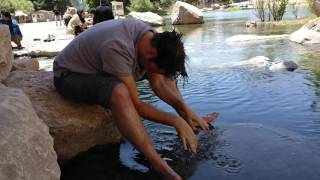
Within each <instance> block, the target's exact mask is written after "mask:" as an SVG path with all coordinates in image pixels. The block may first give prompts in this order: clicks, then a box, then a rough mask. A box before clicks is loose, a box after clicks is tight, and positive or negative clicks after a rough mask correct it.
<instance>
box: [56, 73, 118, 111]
mask: <svg viewBox="0 0 320 180" xmlns="http://www.w3.org/2000/svg"><path fill="white" fill-rule="evenodd" d="M119 83H120V81H119V80H117V79H116V78H115V77H112V76H105V75H91V74H80V73H70V72H68V73H65V74H64V75H62V76H61V77H59V78H57V77H54V85H55V87H56V89H57V91H58V92H59V93H60V94H61V95H62V96H64V97H67V98H70V99H72V100H74V101H77V102H83V103H87V104H98V105H101V106H103V107H105V108H110V107H111V102H110V101H111V95H112V91H113V88H114V87H115V86H116V85H117V84H119Z"/></svg>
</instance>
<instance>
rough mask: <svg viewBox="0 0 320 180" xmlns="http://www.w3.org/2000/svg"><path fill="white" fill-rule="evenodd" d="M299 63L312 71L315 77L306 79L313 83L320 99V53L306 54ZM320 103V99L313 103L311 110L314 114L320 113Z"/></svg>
mask: <svg viewBox="0 0 320 180" xmlns="http://www.w3.org/2000/svg"><path fill="white" fill-rule="evenodd" d="M299 63H300V64H301V65H303V66H305V67H307V69H309V70H310V71H312V73H313V75H312V76H310V75H308V76H306V79H307V80H309V81H310V82H312V83H313V86H314V87H315V95H316V96H317V97H318V98H320V52H319V53H315V52H312V53H308V54H305V55H304V56H303V57H302V59H301V60H300V62H299ZM319 101H320V99H318V100H317V99H315V100H313V101H312V103H311V109H312V110H313V111H314V112H317V111H319V104H318V103H319Z"/></svg>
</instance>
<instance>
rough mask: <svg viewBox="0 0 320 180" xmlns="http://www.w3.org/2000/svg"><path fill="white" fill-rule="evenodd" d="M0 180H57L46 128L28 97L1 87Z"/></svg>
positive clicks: (11, 89)
mask: <svg viewBox="0 0 320 180" xmlns="http://www.w3.org/2000/svg"><path fill="white" fill-rule="evenodd" d="M0 119H1V120H0V179H3V180H5V179H8V180H9V179H30V180H31V179H32V180H44V179H50V180H59V179H60V169H59V165H58V163H57V155H56V153H55V151H54V149H53V139H52V137H51V136H50V134H49V129H48V127H47V126H46V125H45V124H44V123H43V121H42V120H41V119H39V117H38V116H37V114H36V113H35V111H34V109H33V107H32V104H31V102H30V100H29V98H28V97H27V96H26V95H25V94H24V93H23V92H22V91H21V90H20V89H16V88H8V87H5V86H4V85H2V84H0Z"/></svg>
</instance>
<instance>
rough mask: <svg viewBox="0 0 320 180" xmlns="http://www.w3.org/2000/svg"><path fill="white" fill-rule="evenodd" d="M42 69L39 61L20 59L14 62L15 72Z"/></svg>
mask: <svg viewBox="0 0 320 180" xmlns="http://www.w3.org/2000/svg"><path fill="white" fill-rule="evenodd" d="M39 68H40V65H39V61H38V60H36V59H30V58H18V59H15V60H14V61H13V68H12V69H13V70H31V71H38V70H39Z"/></svg>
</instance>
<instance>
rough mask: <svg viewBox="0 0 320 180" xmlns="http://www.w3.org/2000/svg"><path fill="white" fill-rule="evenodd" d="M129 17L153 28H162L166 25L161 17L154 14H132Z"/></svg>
mask: <svg viewBox="0 0 320 180" xmlns="http://www.w3.org/2000/svg"><path fill="white" fill-rule="evenodd" d="M128 17H132V18H136V19H139V20H141V21H143V22H145V23H147V24H149V25H151V26H162V25H164V24H165V23H164V20H163V18H162V17H161V16H159V15H158V14H155V13H152V12H130V13H129V14H128Z"/></svg>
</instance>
